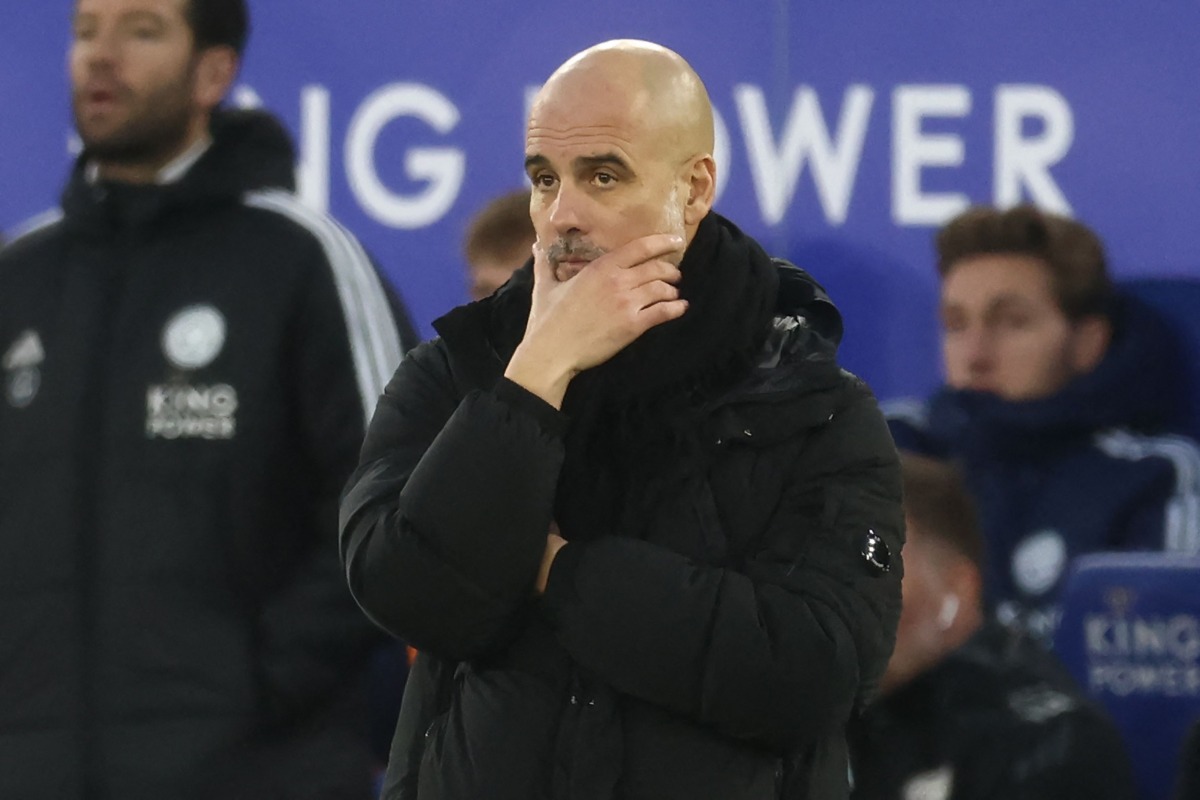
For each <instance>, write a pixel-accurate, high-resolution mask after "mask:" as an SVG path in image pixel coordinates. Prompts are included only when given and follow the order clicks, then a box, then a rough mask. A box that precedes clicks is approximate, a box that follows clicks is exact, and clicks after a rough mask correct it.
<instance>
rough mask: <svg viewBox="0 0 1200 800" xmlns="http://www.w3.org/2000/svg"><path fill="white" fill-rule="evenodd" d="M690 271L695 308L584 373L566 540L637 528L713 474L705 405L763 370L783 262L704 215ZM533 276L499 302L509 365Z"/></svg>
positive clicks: (576, 410) (571, 409) (567, 471)
mask: <svg viewBox="0 0 1200 800" xmlns="http://www.w3.org/2000/svg"><path fill="white" fill-rule="evenodd" d="M680 272H681V273H682V278H681V280H680V283H679V291H680V296H681V297H683V298H685V299H686V300H687V301H688V303H689V307H688V311H687V313H685V314H684V315H683V316H682V317H681V318H679V319H676V320H672V321H670V322H667V323H664V324H662V325H659V326H657V327H655V328H652V329H651V330H649V331H647V332H646V333H645V334H643V335H642V336H641V337H640V338H639V339H637V340H636V341H634V342H633V343H632V344H630V345H629V346H628V347H626V348H625V349H624V350H622V351H621V352H619V353H617V354H616V355H615V356H613V358H611V359H609V360H608V361H607V362H605V363H603V364H601V365H599V366H597V367H594V368H592V369H589V370H586V371H584V372H582V373H580V374H579V375H578V376H576V377H575V379H574V380H572V381H571V385H570V387H569V388H568V390H567V394H566V397H565V399H564V401H563V411H564V413H566V414H567V415H568V416H569V417H570V420H571V422H570V427H569V429H568V432H567V435H566V441H565V445H566V459H565V461H564V463H563V468H562V472H561V473H560V476H559V483H558V493H557V496H556V502H555V518H556V521H557V523H558V525H559V528H560V530H561V531H562V533H563V535H564V536H565V537H566V538H567V539H568V540H570V539H581V540H586V539H591V538H594V537H596V536H602V535H606V534H614V533H620V534H623V535H638V532H639V531H641V530H642V529H643V527H644V525H646V524H647V523H648V521H649V519H650V516H651V513H652V511H653V508H652V506H653V505H654V504H655V502H656V498H657V497H660V496H661V495H662V493H663V492H665V491H669V490H670V489H671V488H672V487H676V486H678V485H680V484H681V483H684V482H687V481H688V480H693V479H695V478H696V477H697V474H698V473H700V472H702V471H703V467H704V457H703V453H704V452H705V449H704V448H703V446H702V445H703V442H702V441H701V438H700V437H701V434H702V426H701V425H700V421H701V419H702V417H703V414H704V411H705V405H706V402H707V401H709V400H711V399H713V398H715V397H717V396H718V395H720V394H721V393H722V392H723V391H725V390H727V389H728V388H729V387H730V386H731V385H732V384H733V383H734V382H736V381H737V380H738V379H739V378H741V377H742V376H744V375H745V374H746V373H747V372H748V371H749V370H750V369H751V368H752V367H753V366H754V364H755V363H756V362H757V360H758V357H759V355H760V351H761V349H762V347H763V344H764V342H765V341H766V338H767V336H768V334H769V332H770V329H771V323H772V319H773V317H774V314H775V304H776V295H777V292H778V288H779V277H778V274H777V270H776V267H775V264H774V263H773V262H772V261H771V259H770V257H769V256H768V255H767V254H766V253H765V252H764V251H763V250H762V248H761V247H759V245H758V244H757V243H756V242H755V241H754V240H753V239H751V238H750V237H748V236H746V235H745V234H743V233H742V231H741V230H740V229H738V228H737V226H735V225H734V224H733V223H731V222H729V221H728V220H726V219H725V218H723V217H721V216H720V215H718V214H716V213H710V214H709V215H708V216H707V217H705V219H704V220H702V221H701V223H700V225H699V226H698V228H697V231H696V236H695V237H694V238H693V240H692V242H691V244H690V245H689V246H688V249H687V252H686V253H685V254H684V258H683V261H682V263H681V264H680ZM532 281H533V278H532V267H531V265H530V264H526V266H525V268H523V269H522V270H520V271H519V272H518V273H517V274H516V275H514V276H513V279H512V280H511V281H510V282H509V284H508V285H507V286H506V287H505V288H504V289H503V290H501V292H500V293H498V294H497V295H495V296H494V297H493V298H491V301H492V302H491V304H490V320H489V322H488V324H487V327H488V328H490V337H489V338H490V340H491V342H492V347H493V348H494V353H495V355H496V356H498V357H499V358H500V360H501V361H503V362H504V363H507V361H508V359H509V358H510V357H511V355H512V353H513V351H514V350H515V349H516V346H517V345H518V344H519V343H520V341H521V337H522V336H523V335H524V330H525V322H526V320H527V319H528V316H529V301H530V293H531V290H532ZM484 302H485V303H487V302H488V301H484Z"/></svg>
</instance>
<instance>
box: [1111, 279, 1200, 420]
mask: <svg viewBox="0 0 1200 800" xmlns="http://www.w3.org/2000/svg"><path fill="white" fill-rule="evenodd" d="M1120 286H1121V288H1123V289H1125V290H1128V291H1129V292H1130V293H1132V294H1133V295H1134V296H1135V297H1137V298H1139V299H1141V300H1142V301H1143V302H1145V303H1147V304H1148V305H1150V306H1151V307H1152V308H1154V309H1155V310H1156V311H1158V312H1159V313H1160V314H1161V315H1162V317H1163V318H1164V319H1165V321H1166V322H1167V324H1168V325H1170V326H1171V328H1173V329H1174V331H1175V333H1176V334H1177V336H1178V337H1179V338H1178V341H1177V342H1176V343H1175V346H1176V347H1177V349H1178V350H1179V355H1180V360H1181V362H1182V363H1183V364H1184V365H1185V369H1184V371H1183V373H1182V374H1181V375H1180V376H1179V378H1180V380H1179V386H1180V391H1181V392H1182V393H1183V394H1184V396H1185V401H1184V407H1183V409H1182V415H1183V416H1182V419H1181V420H1180V421H1179V429H1180V431H1181V432H1183V433H1187V434H1189V435H1190V436H1191V437H1192V438H1194V439H1200V280H1197V279H1196V278H1183V277H1180V278H1136V279H1131V280H1126V281H1122V282H1121V284H1120Z"/></svg>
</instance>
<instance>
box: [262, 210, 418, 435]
mask: <svg viewBox="0 0 1200 800" xmlns="http://www.w3.org/2000/svg"><path fill="white" fill-rule="evenodd" d="M245 202H246V204H247V205H249V206H253V207H254V208H261V209H264V210H267V211H273V212H275V213H277V214H280V215H282V216H285V217H287V218H288V219H291V220H292V221H294V222H296V223H297V224H299V225H301V226H303V227H304V228H306V229H308V230H309V231H310V232H312V234H313V235H314V236H315V237H316V238H317V240H318V241H319V242H320V243H321V246H322V247H323V248H324V249H325V255H326V258H327V260H328V262H329V267H330V269H331V271H332V272H333V279H334V284H335V285H336V286H337V294H338V300H339V301H340V302H341V305H342V313H343V315H344V316H345V318H346V333H347V335H348V338H349V341H350V353H351V357H352V358H353V361H354V372H355V375H356V377H357V379H358V389H359V393H360V394H361V395H362V403H363V414H364V418H365V419H366V421H367V422H370V420H371V415H372V414H373V413H374V411H375V403H376V402H378V400H379V396H380V395H381V394H383V388H384V386H386V385H387V381H388V379H390V378H391V376H392V373H393V372H394V371H395V370H396V367H397V366H399V364H400V359H401V358H403V356H404V350H403V347H402V346H401V344H400V334H399V332H398V331H397V328H396V320H395V318H394V317H393V316H392V310H391V307H390V306H389V305H388V301H387V296H386V294H385V293H384V289H383V284H382V283H380V279H379V275H378V274H377V273H376V272H375V269H374V267H372V266H371V261H370V259H369V258H368V257H367V254H366V252H365V251H364V250H363V248H362V245H360V244H359V243H358V240H357V239H355V238H354V236H352V235H351V234H350V233H349V232H348V231H347V230H346V229H345V228H343V227H342V226H341V225H339V224H338V223H337V222H335V221H334V220H333V219H331V218H330V217H328V216H326V215H325V214H321V213H319V212H317V211H314V210H312V209H310V208H308V207H307V206H305V205H303V204H302V203H301V202H300V201H299V200H298V199H297V198H296V197H295V196H293V195H291V194H288V193H287V192H283V191H279V190H267V191H259V192H251V193H250V194H248V195H246V198H245Z"/></svg>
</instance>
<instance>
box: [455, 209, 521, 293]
mask: <svg viewBox="0 0 1200 800" xmlns="http://www.w3.org/2000/svg"><path fill="white" fill-rule="evenodd" d="M535 241H537V234H536V233H535V232H534V230H533V222H532V220H531V219H530V217H529V190H528V189H523V190H521V191H519V192H509V193H508V194H504V195H501V196H499V197H497V198H495V199H494V200H492V201H490V202H489V203H488V204H487V205H485V206H484V207H483V208H481V209H480V210H479V212H478V213H477V214H476V215H475V216H474V217H472V218H471V222H470V224H469V225H468V226H467V235H466V237H465V238H464V240H463V255H464V256H465V257H466V259H467V279H468V283H469V285H468V287H467V288H468V290H469V292H470V295H471V299H472V300H480V299H482V298H484V297H487V296H488V295H490V294H491V293H492V292H494V291H496V290H497V289H499V288H500V287H501V286H503V285H504V282H505V281H507V280H508V279H509V278H510V277H512V274H513V273H514V272H516V271H517V270H518V269H520V268H521V267H522V266H523V265H524V264H525V262H526V261H528V260H529V254H530V248H532V247H533V243H534V242H535Z"/></svg>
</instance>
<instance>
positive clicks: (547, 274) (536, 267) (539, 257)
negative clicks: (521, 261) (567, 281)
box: [530, 241, 558, 286]
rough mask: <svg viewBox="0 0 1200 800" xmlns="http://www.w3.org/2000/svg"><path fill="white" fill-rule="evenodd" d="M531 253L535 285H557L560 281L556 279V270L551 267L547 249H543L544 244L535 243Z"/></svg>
mask: <svg viewBox="0 0 1200 800" xmlns="http://www.w3.org/2000/svg"><path fill="white" fill-rule="evenodd" d="M530 251H531V252H532V253H533V283H534V285H535V286H538V285H546V284H552V283H556V282H557V280H558V279H557V278H555V277H554V268H553V267H552V266H550V258H549V256H547V255H546V249H545V248H544V247H542V243H541V242H540V241H535V242H534V243H533V246H532V247H531V248H530Z"/></svg>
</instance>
